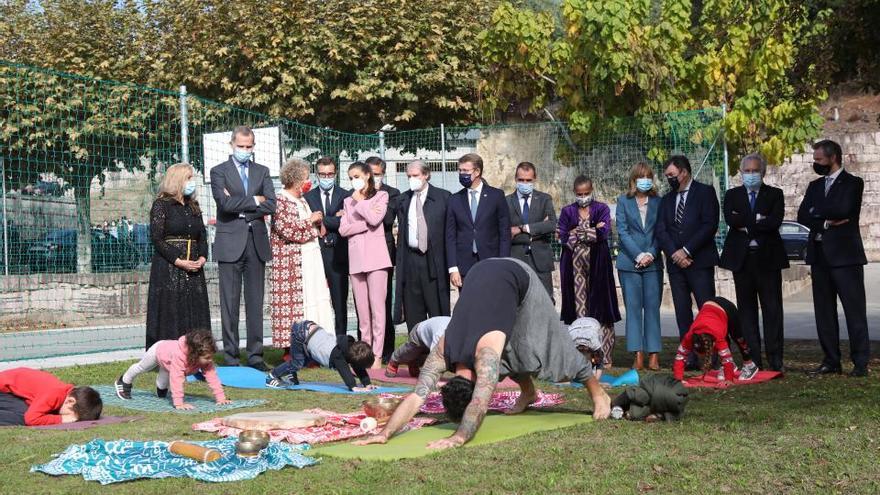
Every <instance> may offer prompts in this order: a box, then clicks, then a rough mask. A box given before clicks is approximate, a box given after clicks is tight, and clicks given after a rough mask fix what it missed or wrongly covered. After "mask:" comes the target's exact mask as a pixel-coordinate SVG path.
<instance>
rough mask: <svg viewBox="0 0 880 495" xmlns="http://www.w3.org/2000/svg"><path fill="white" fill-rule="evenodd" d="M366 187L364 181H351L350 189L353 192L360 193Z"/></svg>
mask: <svg viewBox="0 0 880 495" xmlns="http://www.w3.org/2000/svg"><path fill="white" fill-rule="evenodd" d="M366 185H367V183H366V182H365V181H364V179H351V187H352V189H354V190H355V191H360V190H361V189H363V188H364V186H366Z"/></svg>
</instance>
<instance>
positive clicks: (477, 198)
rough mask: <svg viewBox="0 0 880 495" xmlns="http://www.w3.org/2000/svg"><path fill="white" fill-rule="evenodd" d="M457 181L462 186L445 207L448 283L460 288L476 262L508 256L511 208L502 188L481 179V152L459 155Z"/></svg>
mask: <svg viewBox="0 0 880 495" xmlns="http://www.w3.org/2000/svg"><path fill="white" fill-rule="evenodd" d="M458 181H459V183H461V185H462V186H463V187H464V189H462V190H461V191H458V192H457V193H455V194H453V195H452V197H451V198H450V199H449V205H448V206H447V208H446V264H447V266H448V267H449V283H450V285H453V286H455V287H458V288H459V289H460V288H461V286H462V283H463V281H464V279H465V277H466V276H467V272H468V270H469V269H470V268H471V266H473V265H474V264H475V263H476V262H478V261H480V260H484V259H487V258H496V257H501V258H507V257H509V256H510V212H509V211H508V209H507V202H506V201H505V200H504V193H503V192H502V191H501V189H496V188H494V187H492V186H490V185H489V184H486V182H485V181H484V180H483V159H482V158H480V155H478V154H476V153H468V154H466V155H464V156H462V157H461V158H459V159H458Z"/></svg>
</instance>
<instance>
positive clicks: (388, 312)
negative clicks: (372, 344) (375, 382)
mask: <svg viewBox="0 0 880 495" xmlns="http://www.w3.org/2000/svg"><path fill="white" fill-rule="evenodd" d="M393 301H394V267H393V266H392V267H391V268H390V269H389V270H388V290H387V292H385V343H384V344H383V345H382V362H383V363H388V360H389V359H391V355H392V354H393V353H394V337H395V336H394V321H393V320H394V318H393V317H392V315H393V313H392V306H393V304H392V302H393Z"/></svg>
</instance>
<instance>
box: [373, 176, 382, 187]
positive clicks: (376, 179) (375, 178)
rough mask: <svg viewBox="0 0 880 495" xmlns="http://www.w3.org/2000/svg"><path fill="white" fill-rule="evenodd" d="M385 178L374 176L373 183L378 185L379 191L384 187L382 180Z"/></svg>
mask: <svg viewBox="0 0 880 495" xmlns="http://www.w3.org/2000/svg"><path fill="white" fill-rule="evenodd" d="M384 178H385V177H383V176H381V175H374V176H373V183H375V184H376V189H379V188H380V187H382V179H384Z"/></svg>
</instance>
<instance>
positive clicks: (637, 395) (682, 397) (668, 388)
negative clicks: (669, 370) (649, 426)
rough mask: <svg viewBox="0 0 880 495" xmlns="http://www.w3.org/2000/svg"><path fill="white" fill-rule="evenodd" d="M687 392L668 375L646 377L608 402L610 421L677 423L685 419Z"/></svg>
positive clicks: (678, 382)
mask: <svg viewBox="0 0 880 495" xmlns="http://www.w3.org/2000/svg"><path fill="white" fill-rule="evenodd" d="M687 401H688V390H687V389H686V388H685V387H684V385H682V383H681V382H680V381H678V380H676V379H674V378H672V377H671V376H669V375H648V376H645V377H643V378H642V379H641V380H639V385H638V386H636V387H627V388H626V390H624V391H623V393H622V394H620V395H618V396H617V398H615V399H614V400H613V401H611V406H612V407H611V417H613V418H614V419H623V418H626V419H629V420H631V421H645V422H647V423H652V422H655V421H661V420H663V421H677V420H679V419H681V417H682V415H684V406H685V405H687Z"/></svg>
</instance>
